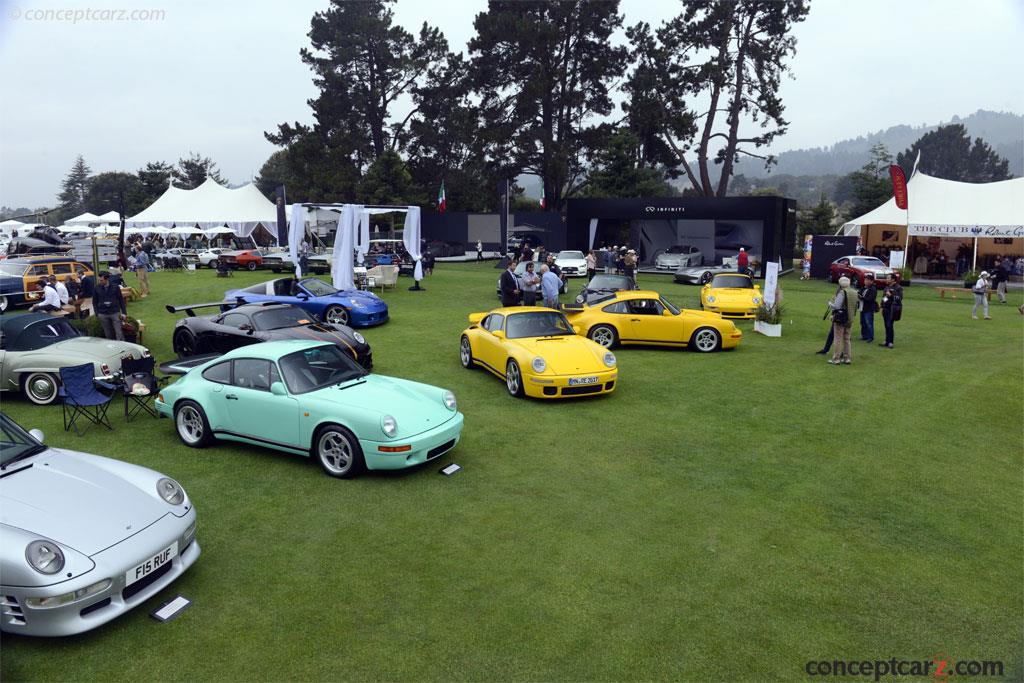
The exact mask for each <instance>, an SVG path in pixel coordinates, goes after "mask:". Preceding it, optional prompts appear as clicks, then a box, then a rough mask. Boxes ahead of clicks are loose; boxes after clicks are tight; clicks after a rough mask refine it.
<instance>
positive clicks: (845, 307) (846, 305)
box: [828, 275, 857, 365]
mask: <svg viewBox="0 0 1024 683" xmlns="http://www.w3.org/2000/svg"><path fill="white" fill-rule="evenodd" d="M828 305H829V308H831V309H832V332H833V334H834V335H835V349H834V350H833V351H832V358H830V359H829V361H828V362H829V364H831V365H840V364H842V365H849V364H850V363H852V362H853V349H852V345H851V343H850V332H851V330H852V329H853V316H854V313H855V312H856V310H857V298H856V297H855V296H851V295H850V278H848V277H846V276H845V275H844V276H843V277H841V278H839V289H838V290H837V291H836V295H835V298H833V299H832V301H830V302H829V303H828Z"/></svg>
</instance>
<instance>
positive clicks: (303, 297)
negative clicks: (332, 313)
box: [295, 292, 309, 301]
mask: <svg viewBox="0 0 1024 683" xmlns="http://www.w3.org/2000/svg"><path fill="white" fill-rule="evenodd" d="M295 296H297V297H298V298H299V299H301V300H302V301H309V294H306V293H305V292H299V293H298V294H296V295H295Z"/></svg>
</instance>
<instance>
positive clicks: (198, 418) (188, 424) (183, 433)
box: [174, 401, 214, 448]
mask: <svg viewBox="0 0 1024 683" xmlns="http://www.w3.org/2000/svg"><path fill="white" fill-rule="evenodd" d="M174 430H175V431H176V432H178V438H179V439H181V440H182V442H183V443H184V444H185V445H186V446H188V447H189V448H205V447H207V446H209V445H210V444H211V443H213V441H214V438H213V432H212V431H211V430H210V422H209V421H208V420H207V419H206V413H205V412H203V408H202V406H200V405H199V404H198V403H196V402H195V401H180V402H179V403H178V405H176V406H174Z"/></svg>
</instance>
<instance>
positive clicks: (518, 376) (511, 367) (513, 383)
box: [505, 358, 526, 398]
mask: <svg viewBox="0 0 1024 683" xmlns="http://www.w3.org/2000/svg"><path fill="white" fill-rule="evenodd" d="M505 388H506V389H508V393H509V394H511V395H512V396H513V397H514V398H522V397H523V396H525V395H526V392H525V391H523V371H522V370H520V369H519V363H517V362H515V361H514V360H512V359H511V358H509V359H508V363H506V364H505Z"/></svg>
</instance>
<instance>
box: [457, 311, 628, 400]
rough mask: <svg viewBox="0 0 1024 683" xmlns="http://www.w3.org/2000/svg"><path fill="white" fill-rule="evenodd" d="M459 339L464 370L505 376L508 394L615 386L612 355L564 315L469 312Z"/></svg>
mask: <svg viewBox="0 0 1024 683" xmlns="http://www.w3.org/2000/svg"><path fill="white" fill-rule="evenodd" d="M469 323H470V325H469V327H468V328H466V329H465V330H464V331H463V332H462V338H461V339H460V340H459V356H460V359H461V360H462V366H463V367H464V368H467V369H471V368H474V367H476V366H480V367H483V368H485V369H486V370H489V371H490V372H492V373H494V374H495V375H497V376H498V377H501V378H502V379H504V380H505V386H506V388H507V389H508V393H510V394H512V395H513V396H516V397H520V396H532V397H533V398H549V399H550V398H575V397H579V396H593V395H596V394H608V393H611V392H612V391H613V390H614V389H615V383H616V381H617V380H618V375H619V373H618V369H617V368H616V365H615V354H613V353H612V352H611V351H609V350H608V349H606V348H604V347H602V346H600V345H598V344H596V343H594V342H592V341H590V340H589V339H586V338H584V337H580V336H577V334H576V332H575V330H574V329H573V327H572V325H570V324H569V321H568V320H567V319H566V317H565V316H564V315H563V314H561V313H559V312H558V311H555V310H552V309H550V308H541V307H538V306H516V307H509V308H496V309H494V310H493V311H491V312H490V313H472V314H470V316H469Z"/></svg>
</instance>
